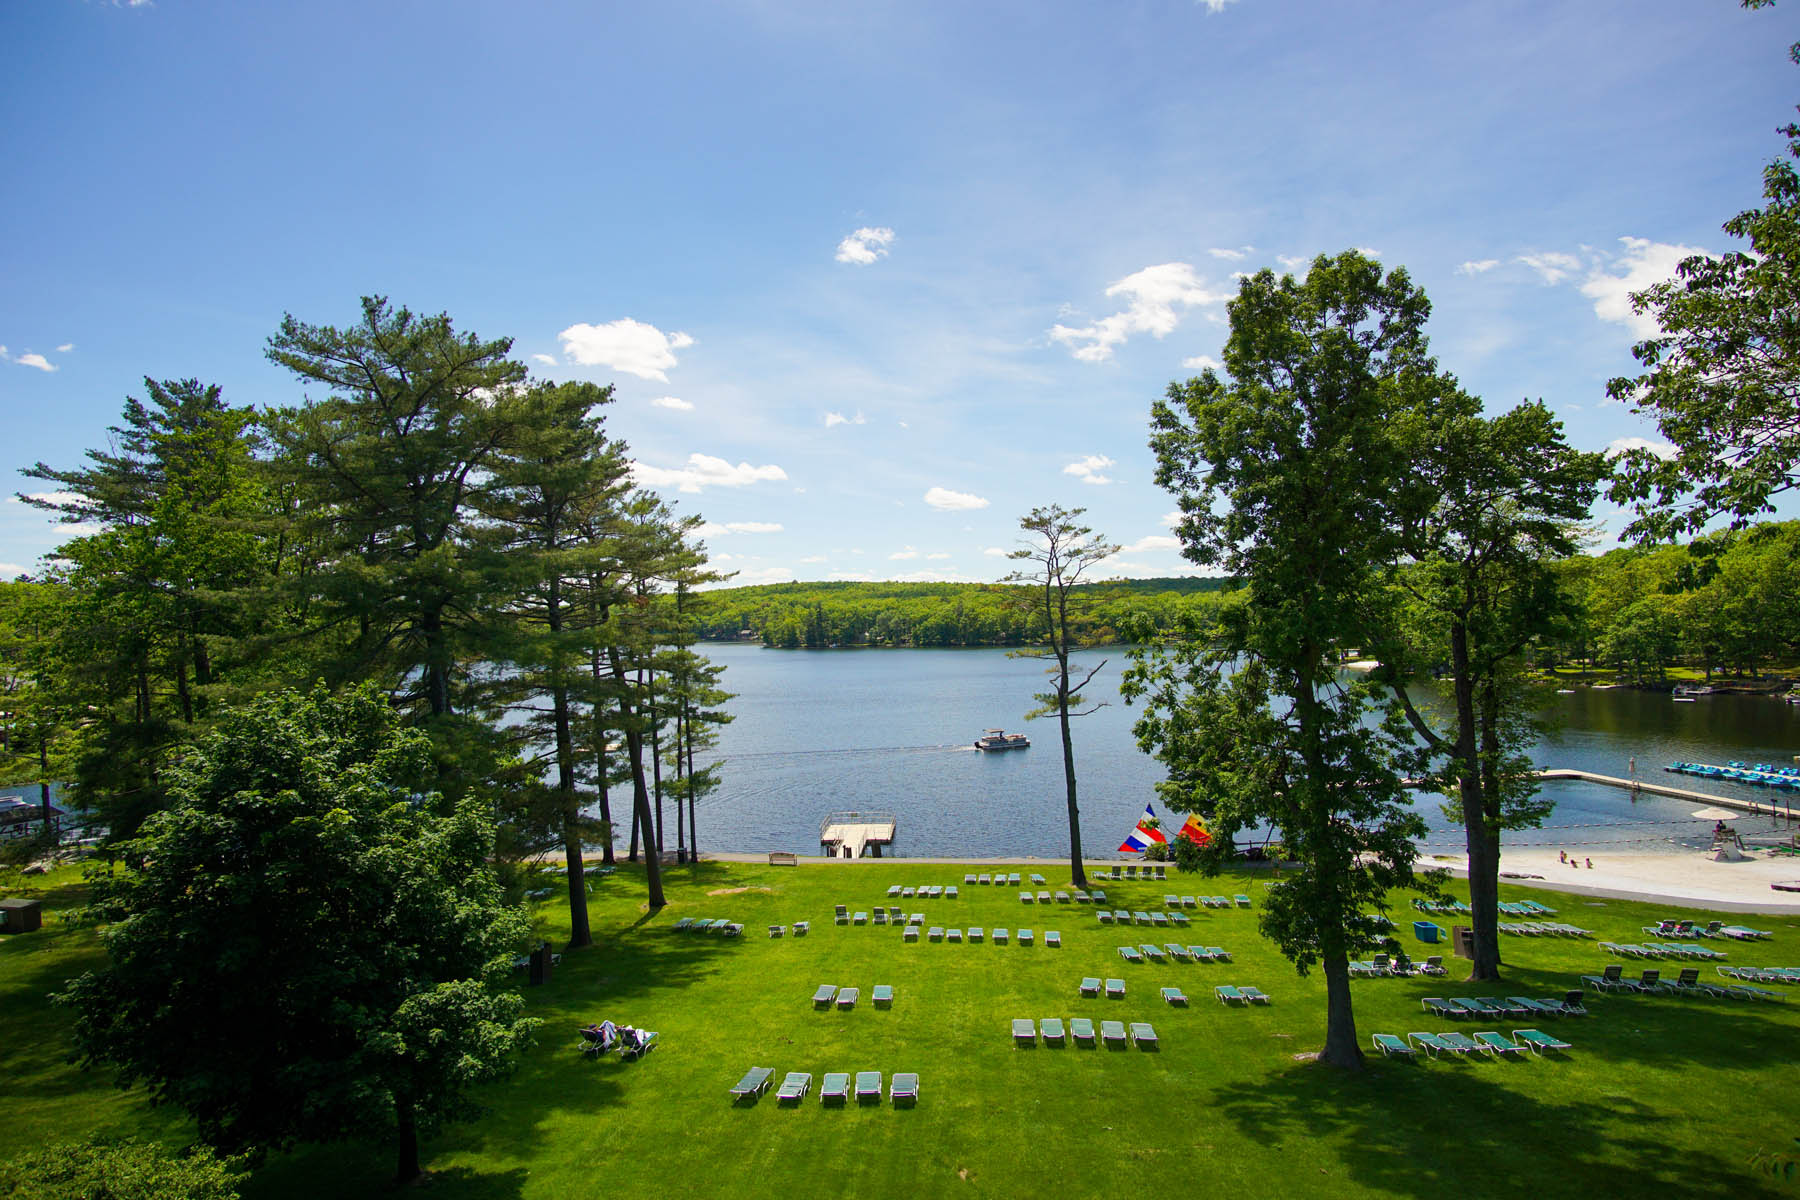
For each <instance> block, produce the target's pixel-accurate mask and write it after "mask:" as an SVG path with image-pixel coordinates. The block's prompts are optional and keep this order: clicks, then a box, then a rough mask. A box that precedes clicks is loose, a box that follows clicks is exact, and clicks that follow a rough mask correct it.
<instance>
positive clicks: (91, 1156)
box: [0, 1138, 241, 1200]
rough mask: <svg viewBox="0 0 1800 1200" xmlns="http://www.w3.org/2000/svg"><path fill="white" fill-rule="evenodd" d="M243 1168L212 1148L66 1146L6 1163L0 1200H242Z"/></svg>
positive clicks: (106, 1143)
mask: <svg viewBox="0 0 1800 1200" xmlns="http://www.w3.org/2000/svg"><path fill="white" fill-rule="evenodd" d="M240 1178H241V1174H240V1164H238V1163H236V1162H233V1161H230V1160H225V1161H221V1160H220V1159H218V1158H216V1157H214V1155H213V1154H212V1152H211V1151H209V1150H207V1149H206V1147H204V1146H201V1147H197V1148H196V1149H194V1150H193V1151H191V1152H189V1153H186V1154H175V1153H171V1152H170V1151H169V1150H168V1149H166V1148H165V1147H162V1146H159V1145H157V1144H155V1143H153V1142H139V1141H136V1140H135V1139H132V1138H123V1139H118V1140H98V1139H97V1140H93V1141H86V1142H61V1143H58V1144H56V1145H53V1146H45V1147H42V1148H41V1149H37V1150H32V1151H28V1152H27V1153H25V1154H22V1155H20V1156H19V1157H18V1158H15V1159H12V1160H11V1161H9V1162H4V1163H0V1200H237V1196H238V1182H239V1180H240Z"/></svg>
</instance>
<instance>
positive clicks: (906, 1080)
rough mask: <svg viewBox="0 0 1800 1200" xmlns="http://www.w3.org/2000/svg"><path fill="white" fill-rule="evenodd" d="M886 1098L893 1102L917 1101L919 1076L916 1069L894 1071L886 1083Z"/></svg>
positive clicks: (911, 1102) (915, 1102)
mask: <svg viewBox="0 0 1800 1200" xmlns="http://www.w3.org/2000/svg"><path fill="white" fill-rule="evenodd" d="M888 1099H889V1100H891V1101H893V1102H894V1103H895V1104H898V1103H900V1102H901V1101H902V1100H904V1101H906V1102H907V1103H908V1104H917V1103H918V1102H919V1076H918V1073H917V1072H916V1071H896V1072H894V1078H893V1080H892V1081H891V1082H889V1084H888Z"/></svg>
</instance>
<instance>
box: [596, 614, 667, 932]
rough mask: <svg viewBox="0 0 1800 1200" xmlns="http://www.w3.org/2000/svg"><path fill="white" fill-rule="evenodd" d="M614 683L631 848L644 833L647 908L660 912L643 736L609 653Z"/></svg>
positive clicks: (621, 669) (620, 668) (627, 684)
mask: <svg viewBox="0 0 1800 1200" xmlns="http://www.w3.org/2000/svg"><path fill="white" fill-rule="evenodd" d="M607 657H608V658H609V659H610V660H611V662H612V670H613V679H614V681H615V682H617V683H618V684H619V689H620V694H619V724H620V725H621V726H623V727H624V730H625V753H626V755H627V756H628V757H629V758H630V759H631V802H632V814H633V816H632V822H631V824H632V830H633V832H632V846H633V848H634V849H635V847H636V845H637V833H636V831H637V829H639V828H640V827H641V828H642V829H643V831H644V882H645V883H646V885H648V888H649V893H650V907H651V908H652V909H657V908H661V907H662V906H663V905H665V904H667V903H668V901H667V900H665V899H663V889H662V862H661V857H662V854H661V851H662V847H661V846H660V845H659V844H656V843H653V842H652V841H651V829H652V827H651V824H650V820H651V816H650V789H649V787H648V786H647V785H646V783H645V780H644V734H643V731H642V730H640V729H639V728H638V727H637V725H638V723H637V720H636V714H635V713H633V712H632V707H631V698H630V697H631V681H630V679H629V678H628V677H627V675H626V673H625V664H624V661H623V660H622V659H621V658H620V656H619V652H618V651H617V650H608V651H607Z"/></svg>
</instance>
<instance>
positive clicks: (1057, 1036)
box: [1038, 1017, 1064, 1046]
mask: <svg viewBox="0 0 1800 1200" xmlns="http://www.w3.org/2000/svg"><path fill="white" fill-rule="evenodd" d="M1038 1025H1039V1027H1040V1028H1041V1029H1042V1030H1043V1031H1044V1045H1046V1046H1048V1045H1049V1044H1050V1043H1052V1042H1055V1043H1056V1044H1057V1045H1058V1046H1060V1045H1062V1044H1063V1040H1064V1034H1063V1023H1062V1018H1061V1017H1045V1018H1044V1019H1043V1020H1042V1021H1040V1022H1038Z"/></svg>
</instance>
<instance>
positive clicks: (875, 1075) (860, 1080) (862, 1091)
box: [856, 1071, 881, 1104]
mask: <svg viewBox="0 0 1800 1200" xmlns="http://www.w3.org/2000/svg"><path fill="white" fill-rule="evenodd" d="M865 1100H873V1101H874V1102H875V1103H877V1104H880V1103H881V1072H880V1071H858V1072H857V1073H856V1102H857V1103H858V1104H861V1103H862V1102H863V1101H865Z"/></svg>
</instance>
